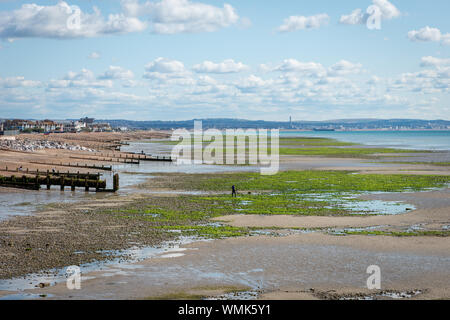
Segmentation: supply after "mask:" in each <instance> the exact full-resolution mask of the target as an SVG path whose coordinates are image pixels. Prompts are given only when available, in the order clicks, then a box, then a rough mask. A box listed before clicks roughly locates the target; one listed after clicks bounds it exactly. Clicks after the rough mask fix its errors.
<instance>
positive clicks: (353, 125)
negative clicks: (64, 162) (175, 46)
mask: <svg viewBox="0 0 450 320" xmlns="http://www.w3.org/2000/svg"><path fill="white" fill-rule="evenodd" d="M195 120H201V121H202V125H203V129H209V128H216V129H234V128H245V129H249V128H254V129H262V128H265V129H299V130H312V129H315V128H316V129H336V130H351V129H353V130H356V129H359V130H363V129H367V130H370V129H372V130H373V129H393V130H398V129H450V121H447V120H416V119H388V120H381V119H339V120H328V121H292V123H290V122H289V121H285V122H283V121H264V120H244V119H195ZM95 122H109V123H110V124H111V126H112V127H127V128H130V129H159V130H170V129H178V128H186V129H192V128H193V127H194V119H193V120H184V121H132V120H96V121H95Z"/></svg>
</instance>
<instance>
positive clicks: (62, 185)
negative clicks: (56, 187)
mask: <svg viewBox="0 0 450 320" xmlns="http://www.w3.org/2000/svg"><path fill="white" fill-rule="evenodd" d="M64 182H65V181H64V176H63V175H62V176H61V178H60V184H61V191H64Z"/></svg>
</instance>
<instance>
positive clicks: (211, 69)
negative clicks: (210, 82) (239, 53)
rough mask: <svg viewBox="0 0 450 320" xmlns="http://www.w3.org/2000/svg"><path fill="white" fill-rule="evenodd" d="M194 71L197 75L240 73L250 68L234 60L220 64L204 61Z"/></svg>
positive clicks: (195, 66)
mask: <svg viewBox="0 0 450 320" xmlns="http://www.w3.org/2000/svg"><path fill="white" fill-rule="evenodd" d="M192 69H193V70H194V71H195V72H197V73H238V72H241V71H245V70H247V69H248V66H246V65H245V64H243V63H242V62H235V61H234V60H233V59H227V60H224V61H223V62H219V63H214V62H211V61H204V62H202V63H200V64H196V65H194V66H193V67H192Z"/></svg>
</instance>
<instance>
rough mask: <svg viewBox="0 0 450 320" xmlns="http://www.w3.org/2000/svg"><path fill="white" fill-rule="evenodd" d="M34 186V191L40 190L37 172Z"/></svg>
mask: <svg viewBox="0 0 450 320" xmlns="http://www.w3.org/2000/svg"><path fill="white" fill-rule="evenodd" d="M34 183H35V185H36V190H39V189H40V188H41V185H40V183H39V170H38V171H37V174H36V180H35V182H34Z"/></svg>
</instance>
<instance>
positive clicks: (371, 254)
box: [0, 157, 450, 299]
mask: <svg viewBox="0 0 450 320" xmlns="http://www.w3.org/2000/svg"><path fill="white" fill-rule="evenodd" d="M365 161H367V160H358V159H331V158H312V157H289V158H283V157H282V164H281V168H282V169H283V170H305V169H314V170H351V171H360V172H373V173H381V172H395V173H403V174H404V173H409V172H416V173H417V174H448V173H449V170H447V168H443V167H437V166H428V165H408V166H405V165H399V164H368V163H366V162H365ZM404 170H409V171H404ZM0 189H2V188H0ZM16 191H17V190H14V192H16ZM0 192H2V191H1V190H0ZM3 192H7V191H5V190H3ZM141 196H149V195H148V194H144V195H139V194H135V195H133V196H130V195H126V196H121V197H114V199H112V198H111V199H98V200H95V201H85V202H84V203H80V204H77V209H78V211H77V212H70V211H61V210H58V209H57V208H55V209H53V210H48V211H44V212H41V213H40V214H37V215H35V216H29V217H25V218H22V217H21V218H14V219H10V220H8V221H6V222H1V223H0V233H1V235H2V236H1V239H3V244H5V243H6V242H4V241H5V240H6V239H8V237H11V236H12V235H14V236H16V237H17V236H18V235H19V236H20V237H21V238H15V239H21V240H20V242H19V243H18V244H17V247H16V248H15V249H14V250H16V249H17V251H16V256H15V257H14V252H13V256H12V257H14V258H13V259H12V260H11V259H10V257H11V252H10V251H7V252H6V251H4V252H3V255H2V253H0V256H1V259H0V261H2V262H4V261H7V264H6V265H5V268H3V266H2V270H6V271H4V274H2V275H3V276H2V277H3V278H8V277H12V276H14V275H23V274H26V273H31V272H35V271H37V270H41V269H42V268H52V267H57V266H59V267H64V266H67V265H70V264H80V263H83V262H86V261H89V260H92V259H94V260H95V259H102V257H100V254H95V252H96V250H95V249H103V250H104V249H111V250H115V249H124V248H128V247H130V243H132V242H141V239H140V238H139V237H136V238H132V240H131V242H130V241H129V239H126V237H127V236H129V235H130V234H132V233H133V232H136V231H141V230H142V231H143V230H145V225H140V224H136V225H134V224H131V225H124V224H123V222H119V221H118V220H114V219H110V220H108V219H107V218H106V217H101V216H100V215H99V216H97V215H93V216H89V215H83V214H81V213H80V212H81V211H82V210H83V209H86V210H88V209H89V208H95V207H97V208H99V207H100V208H101V207H103V206H114V205H115V204H116V205H122V204H123V203H125V202H127V201H134V200H136V199H137V198H139V197H141ZM152 196H153V195H152ZM155 196H157V195H155ZM367 197H370V198H371V199H372V198H373V199H385V200H390V199H392V200H403V201H405V202H406V203H411V204H413V205H415V206H416V207H417V208H418V209H417V210H415V211H413V212H410V213H407V214H403V215H396V216H374V217H293V216H239V215H238V216H227V217H221V218H219V220H226V219H227V220H228V221H229V224H231V225H235V226H249V227H280V228H293V227H299V228H328V227H367V226H377V225H389V226H393V227H401V226H410V225H412V224H418V223H421V224H427V225H430V226H431V225H437V226H442V225H443V224H447V225H448V224H450V222H449V221H450V217H449V215H450V204H449V190H448V189H447V190H444V191H432V192H424V193H401V194H399V193H395V194H377V195H370V196H367ZM73 230H78V231H79V233H78V234H74V233H73ZM31 234H33V235H34V236H36V235H37V237H36V239H40V240H42V241H39V245H37V246H36V247H37V248H40V249H39V250H40V251H39V250H37V251H34V250H31V252H30V253H31V255H30V256H31V257H32V259H29V260H27V261H33V262H32V263H29V264H26V263H25V264H23V260H22V258H21V257H23V254H24V252H23V251H24V250H26V249H27V248H28V247H29V243H28V242H27V241H29V240H28V235H31ZM92 239H94V240H95V241H93V240H92ZM113 239H114V241H113ZM144 240H145V239H144ZM154 240H155V239H154V238H148V239H147V242H145V241H143V242H142V243H144V244H145V243H146V244H148V245H151V244H152V243H153V241H154ZM449 240H450V239H449V238H438V237H407V238H397V237H390V236H334V235H329V234H325V233H323V232H320V231H319V232H315V233H311V234H290V235H288V236H284V237H273V236H252V237H245V238H233V239H225V240H216V241H209V242H195V243H192V244H189V245H185V246H182V249H183V250H179V251H173V252H172V253H171V254H169V255H159V256H156V257H153V258H150V259H146V260H144V261H142V262H137V263H126V262H123V263H121V264H118V265H108V266H105V267H102V269H103V270H97V271H93V272H87V273H84V274H83V277H86V278H85V280H83V282H82V290H80V291H69V290H67V289H66V287H65V284H64V283H59V284H57V285H55V286H51V287H47V288H43V289H33V290H25V291H24V292H22V294H38V295H39V294H45V295H47V297H48V298H55V299H61V298H62V299H64V298H75V299H110V298H112V299H130V298H131V299H140V298H149V297H151V298H157V297H161V296H162V297H164V296H167V295H170V294H174V293H186V294H187V295H189V294H200V295H202V294H203V295H220V294H221V293H223V290H220V289H218V288H223V287H230V286H233V287H240V288H248V289H249V290H250V291H254V292H256V293H257V294H258V296H259V298H274V299H275V298H286V299H287V298H292V299H315V298H322V299H323V298H333V297H334V298H336V297H339V295H345V294H349V293H350V294H360V293H361V294H363V293H365V292H366V291H367V290H366V289H364V288H365V281H366V279H367V277H368V275H367V274H366V273H365V271H366V268H367V266H369V265H371V264H378V265H379V266H380V267H381V270H382V277H383V278H382V279H383V280H382V285H383V289H386V290H387V289H392V290H416V289H421V290H422V291H423V292H424V293H422V294H421V295H419V296H418V297H420V298H424V299H428V298H429V299H434V298H438V299H439V298H448V297H449V296H450V294H449V288H450V283H449V280H448V279H450V277H449V275H450V256H449V254H448V248H449V247H450V242H449ZM50 242H51V243H50ZM47 243H49V244H50V246H51V247H50V248H51V250H50V249H49V250H48V251H45V250H46V249H45V248H46V244H47ZM58 243H60V244H64V245H63V246H62V247H61V248H59V249H60V250H54V249H55V246H56V247H58V246H57V244H58ZM3 244H2V245H3ZM80 248H81V249H80ZM14 250H13V251H14ZM42 250H44V251H42ZM76 251H86V252H91V255H90V256H83V255H80V256H76V255H75V256H74V255H73V253H74V252H76ZM27 252H28V251H27ZM19 266H20V267H19ZM33 285H34V283H33ZM205 287H207V288H209V289H208V290H203V291H202V290H200V289H199V288H205ZM311 288H314V290H313V291H311V290H310V289H311ZM330 290H334V291H333V292H334V293H336V294H337V296H330V295H328V296H327V295H326V293H327V292H329V291H330ZM11 292H16V291H15V290H9V289H8V290H5V291H4V292H3V293H2V292H1V291H0V296H1V295H2V294H6V295H8V294H11ZM30 297H35V296H30Z"/></svg>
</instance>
